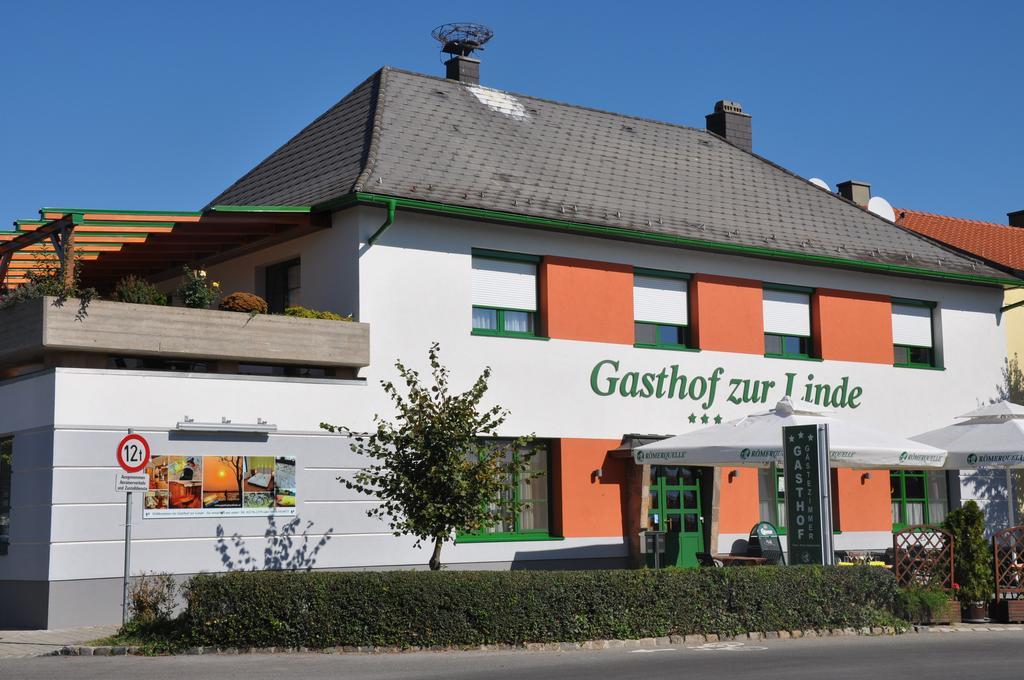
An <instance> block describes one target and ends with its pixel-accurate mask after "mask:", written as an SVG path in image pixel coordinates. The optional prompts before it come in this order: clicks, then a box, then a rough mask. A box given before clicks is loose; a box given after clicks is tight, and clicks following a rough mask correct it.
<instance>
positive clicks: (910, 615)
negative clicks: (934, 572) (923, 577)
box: [898, 586, 949, 623]
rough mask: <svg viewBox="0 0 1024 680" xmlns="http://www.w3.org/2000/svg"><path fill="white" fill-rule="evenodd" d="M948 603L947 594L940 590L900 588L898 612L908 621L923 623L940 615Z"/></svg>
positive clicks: (915, 587)
mask: <svg viewBox="0 0 1024 680" xmlns="http://www.w3.org/2000/svg"><path fill="white" fill-rule="evenodd" d="M948 602H949V593H948V592H946V591H945V590H943V589H942V588H922V587H919V586H914V587H911V588H902V589H901V590H900V597H899V609H898V612H899V614H900V616H903V617H904V618H906V619H907V620H909V621H913V622H914V623H923V622H926V621H930V620H932V619H934V618H936V617H937V616H938V615H939V614H941V613H942V610H943V609H945V608H946V606H947V603H948Z"/></svg>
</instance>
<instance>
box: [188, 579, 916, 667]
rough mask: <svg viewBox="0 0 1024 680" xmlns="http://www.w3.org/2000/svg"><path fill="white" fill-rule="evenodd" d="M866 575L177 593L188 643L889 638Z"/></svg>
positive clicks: (253, 586)
mask: <svg viewBox="0 0 1024 680" xmlns="http://www.w3.org/2000/svg"><path fill="white" fill-rule="evenodd" d="M897 594H898V588H897V587H896V582H895V579H893V577H892V575H891V574H890V573H889V572H888V571H887V570H885V569H880V568H876V567H826V568H820V567H749V568H731V569H689V570H663V571H653V570H634V571H626V570H603V571H561V572H542V571H512V572H460V571H443V572H414V571H404V572H300V573H296V572H235V573H228V574H223V575H205V574H204V575H199V576H196V577H194V578H193V579H192V580H191V581H190V582H189V583H188V585H187V599H188V606H187V610H186V612H185V614H184V617H183V620H182V622H181V623H182V624H183V626H182V630H183V631H185V634H186V635H187V636H188V638H189V639H188V640H187V642H189V643H191V644H196V645H211V646H223V647H310V648H323V647H334V646H346V645H354V646H360V645H366V646H369V645H380V646H421V647H430V646H450V645H478V644H494V643H507V644H521V643H524V642H554V641H560V642H570V641H582V640H595V639H630V638H641V637H658V636H664V635H671V634H689V633H719V634H737V633H741V632H750V631H774V630H799V629H811V628H814V629H825V628H845V627H863V626H878V625H888V624H891V623H892V622H893V616H892V612H893V611H894V607H895V604H896V601H897Z"/></svg>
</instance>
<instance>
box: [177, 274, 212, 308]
mask: <svg viewBox="0 0 1024 680" xmlns="http://www.w3.org/2000/svg"><path fill="white" fill-rule="evenodd" d="M182 274H183V277H182V280H181V285H179V286H178V289H177V290H176V291H174V294H175V295H177V296H178V297H180V298H181V302H182V304H184V305H185V306H186V307H192V308H193V309H207V308H208V307H209V306H210V305H212V304H213V303H214V302H215V301H216V300H217V298H218V297H220V284H219V283H217V282H216V281H210V280H209V279H208V278H207V276H206V272H205V271H203V270H202V269H192V268H191V267H184V268H182Z"/></svg>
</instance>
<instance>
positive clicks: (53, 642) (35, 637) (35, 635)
mask: <svg viewBox="0 0 1024 680" xmlns="http://www.w3.org/2000/svg"><path fill="white" fill-rule="evenodd" d="M119 627H120V626H88V627H84V628H67V629H62V630H0V659H17V658H24V657H30V656H44V655H47V654H59V653H61V652H62V651H63V650H64V649H68V646H69V645H72V646H73V645H80V644H82V643H83V642H88V641H89V640H97V639H99V638H103V637H106V636H108V635H113V634H114V633H116V632H117V629H118V628H119Z"/></svg>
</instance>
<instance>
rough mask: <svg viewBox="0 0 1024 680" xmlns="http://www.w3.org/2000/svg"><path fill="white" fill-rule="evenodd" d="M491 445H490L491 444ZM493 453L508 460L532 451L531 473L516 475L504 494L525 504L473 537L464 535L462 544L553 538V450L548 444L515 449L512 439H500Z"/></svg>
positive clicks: (503, 495)
mask: <svg viewBox="0 0 1024 680" xmlns="http://www.w3.org/2000/svg"><path fill="white" fill-rule="evenodd" d="M489 443H490V442H489ZM493 443H494V450H495V451H498V452H500V453H501V454H502V455H503V456H505V457H506V459H508V458H510V457H515V456H521V455H523V453H524V452H526V451H528V450H533V451H534V455H533V457H532V458H530V468H529V473H528V474H525V475H522V478H520V476H519V475H516V478H513V479H510V480H508V486H507V487H506V488H505V490H504V491H503V492H502V498H503V499H505V500H516V501H518V502H521V503H525V505H524V506H523V507H522V508H521V509H520V510H518V511H516V512H510V513H508V514H507V515H506V516H505V517H503V518H502V520H501V521H500V522H498V524H496V525H495V526H493V527H491V528H490V529H487V530H486V531H482V532H479V533H474V534H468V535H467V534H461V535H460V536H459V540H460V541H474V540H476V541H486V540H530V539H539V538H540V539H542V538H549V537H550V536H551V507H550V503H549V497H550V493H549V491H550V483H551V479H550V475H549V474H548V471H549V466H550V457H551V454H550V449H549V447H548V445H547V443H546V442H537V441H534V442H531V443H530V444H529V445H528V447H525V448H518V449H517V448H513V447H511V446H510V444H511V443H512V440H507V439H499V440H495V441H494V442H493Z"/></svg>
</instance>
